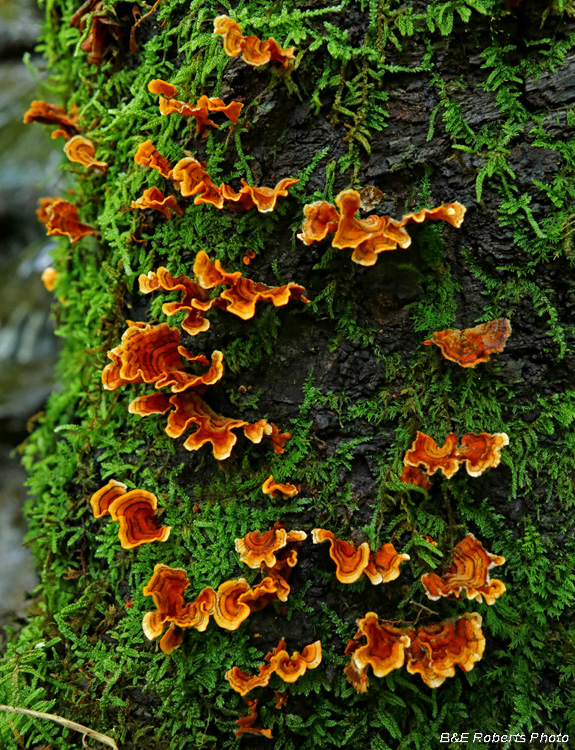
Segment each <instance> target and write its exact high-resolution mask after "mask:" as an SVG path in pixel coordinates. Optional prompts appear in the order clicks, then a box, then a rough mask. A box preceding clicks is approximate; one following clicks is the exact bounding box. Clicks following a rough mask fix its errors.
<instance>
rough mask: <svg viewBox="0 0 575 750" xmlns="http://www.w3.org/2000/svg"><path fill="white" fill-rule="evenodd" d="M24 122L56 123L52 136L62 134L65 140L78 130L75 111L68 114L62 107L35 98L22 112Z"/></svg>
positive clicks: (55, 136)
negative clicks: (24, 111)
mask: <svg viewBox="0 0 575 750" xmlns="http://www.w3.org/2000/svg"><path fill="white" fill-rule="evenodd" d="M24 122H25V123H26V124H27V123H30V122H41V123H42V124H43V125H57V126H58V129H57V130H55V131H54V132H53V133H52V138H58V137H59V136H64V138H66V140H68V139H69V138H72V136H73V135H75V134H76V133H77V132H78V131H79V129H80V128H79V126H78V118H77V115H76V114H75V112H73V113H72V114H68V112H66V110H65V109H64V108H63V107H58V105H56V104H48V102H45V101H38V100H35V101H33V102H32V104H31V105H30V109H29V110H28V111H27V112H26V113H25V114H24Z"/></svg>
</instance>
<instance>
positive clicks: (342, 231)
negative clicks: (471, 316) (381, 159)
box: [297, 190, 466, 266]
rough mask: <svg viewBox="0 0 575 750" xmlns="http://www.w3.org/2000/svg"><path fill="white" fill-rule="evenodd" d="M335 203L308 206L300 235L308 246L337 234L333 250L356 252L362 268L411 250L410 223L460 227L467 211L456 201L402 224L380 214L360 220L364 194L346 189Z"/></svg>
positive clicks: (409, 216)
mask: <svg viewBox="0 0 575 750" xmlns="http://www.w3.org/2000/svg"><path fill="white" fill-rule="evenodd" d="M335 203H336V205H335V206H334V205H333V204H332V203H328V202H327V201H316V202H315V203H310V204H307V205H306V206H304V216H305V219H304V222H303V226H302V231H301V233H300V234H298V235H297V236H298V238H299V239H300V240H302V242H304V243H305V244H306V245H311V244H312V243H313V242H319V241H320V240H323V239H325V237H327V235H328V234H332V233H334V232H335V235H334V237H333V239H332V243H331V244H332V247H336V248H339V249H344V248H351V249H353V254H352V256H351V259H352V261H353V262H354V263H358V264H359V265H362V266H373V265H374V264H375V263H376V262H377V256H378V255H379V254H380V253H382V252H386V251H388V250H396V249H397V248H398V247H401V248H407V247H409V246H410V244H411V237H410V236H409V234H408V232H407V230H406V229H405V227H406V226H407V225H408V224H413V223H416V224H421V223H422V222H423V221H425V220H426V219H430V220H435V221H438V220H441V221H446V222H447V223H448V224H451V226H453V227H456V228H458V227H460V226H461V224H462V222H463V218H464V216H465V211H466V209H465V206H462V205H461V203H457V202H455V203H449V204H446V205H443V206H438V207H437V208H424V209H422V210H421V211H418V212H417V213H410V214H406V215H405V216H403V217H402V219H401V220H400V221H396V220H395V219H392V218H390V217H389V216H376V215H372V216H367V217H366V218H365V219H358V218H355V215H356V213H357V212H358V211H359V209H360V205H361V194H360V192H358V191H357V190H342V191H341V192H340V193H339V194H338V195H337V196H336V199H335ZM338 209H339V210H338Z"/></svg>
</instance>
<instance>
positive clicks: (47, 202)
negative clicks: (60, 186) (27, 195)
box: [36, 198, 98, 243]
mask: <svg viewBox="0 0 575 750" xmlns="http://www.w3.org/2000/svg"><path fill="white" fill-rule="evenodd" d="M36 215H37V217H38V219H39V220H40V221H41V222H42V224H45V225H46V230H47V231H46V234H47V235H49V236H55V237H68V239H69V240H70V242H72V243H74V242H78V240H80V239H82V237H86V236H87V235H90V234H98V232H97V231H96V230H95V229H94V228H93V227H91V226H89V225H88V224H84V223H83V222H82V221H80V216H79V215H78V209H77V207H76V206H75V205H74V204H73V203H69V202H68V201H65V200H63V199H62V198H40V208H39V209H38V210H37V211H36Z"/></svg>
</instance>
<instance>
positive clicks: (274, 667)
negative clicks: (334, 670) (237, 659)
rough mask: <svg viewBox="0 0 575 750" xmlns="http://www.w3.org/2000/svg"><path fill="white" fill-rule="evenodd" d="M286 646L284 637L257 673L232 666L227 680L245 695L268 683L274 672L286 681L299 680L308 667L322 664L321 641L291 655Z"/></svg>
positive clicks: (267, 656) (227, 674)
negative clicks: (249, 672)
mask: <svg viewBox="0 0 575 750" xmlns="http://www.w3.org/2000/svg"><path fill="white" fill-rule="evenodd" d="M285 646H286V643H285V640H284V639H283V638H282V639H281V641H280V642H279V643H278V645H277V646H276V647H275V649H274V650H273V651H272V652H270V653H269V654H267V655H266V657H265V662H264V664H262V665H261V666H260V669H259V673H258V674H257V675H250V674H247V673H246V672H242V670H241V669H239V668H238V667H232V668H231V669H230V670H228V671H227V672H226V680H227V681H228V682H229V683H230V685H231V687H232V688H233V689H234V690H235V691H236V692H238V693H239V694H240V695H241V696H245V695H247V693H249V692H250V690H253V689H254V688H255V687H265V686H266V685H268V684H269V681H270V678H271V676H272V674H273V673H274V672H275V673H276V674H277V675H278V677H279V678H280V679H282V680H283V681H284V682H297V680H299V678H300V677H302V676H303V675H304V674H305V673H306V672H307V670H308V669H316V667H318V666H319V665H320V664H321V660H322V652H321V641H315V642H314V643H310V644H309V646H306V647H305V648H304V649H303V651H301V653H300V652H299V651H294V653H293V655H292V656H291V657H290V655H289V654H288V652H287V651H286V650H285Z"/></svg>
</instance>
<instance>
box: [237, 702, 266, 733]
mask: <svg viewBox="0 0 575 750" xmlns="http://www.w3.org/2000/svg"><path fill="white" fill-rule="evenodd" d="M257 705H258V702H257V700H255V701H253V700H249V699H248V700H247V701H246V706H247V708H248V710H249V713H248V714H247V715H246V716H242V717H241V718H240V719H238V720H237V721H236V724H237V725H238V727H239V729H236V731H235V732H234V734H235V735H236V737H240V736H241V735H242V734H245V733H249V734H259V735H263V736H264V737H267V738H268V740H271V739H272V730H271V729H262V728H261V727H256V726H255V723H256V720H257V718H258V712H257Z"/></svg>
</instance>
